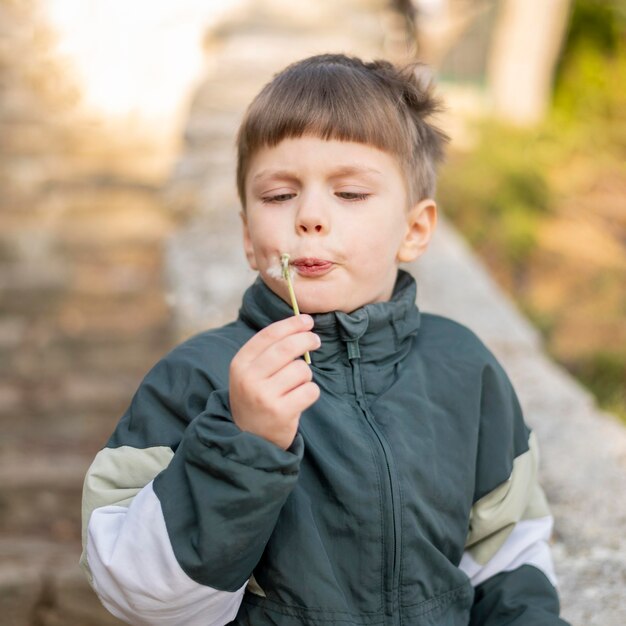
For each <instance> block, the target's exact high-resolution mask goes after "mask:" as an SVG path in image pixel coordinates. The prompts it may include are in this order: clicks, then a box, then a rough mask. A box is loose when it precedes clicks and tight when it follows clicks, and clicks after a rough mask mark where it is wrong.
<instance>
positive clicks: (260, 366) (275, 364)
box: [248, 332, 320, 379]
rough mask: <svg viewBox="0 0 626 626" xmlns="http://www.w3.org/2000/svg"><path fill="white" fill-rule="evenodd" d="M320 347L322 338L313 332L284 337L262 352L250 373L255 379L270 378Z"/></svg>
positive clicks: (251, 367) (251, 366)
mask: <svg viewBox="0 0 626 626" xmlns="http://www.w3.org/2000/svg"><path fill="white" fill-rule="evenodd" d="M319 347H320V338H319V336H318V335H316V334H315V333H312V332H302V333H297V334H295V335H289V336H287V337H283V339H281V340H280V341H277V342H276V343H274V344H272V345H270V346H269V347H268V348H267V349H266V350H265V351H264V352H262V353H261V354H260V355H259V356H258V358H257V359H256V360H255V361H254V363H253V364H251V365H250V367H249V370H248V371H249V372H250V374H251V375H253V376H254V377H255V378H260V379H263V378H269V377H270V376H273V375H274V374H276V372H278V371H280V370H281V369H283V368H284V367H285V366H286V365H289V363H291V362H293V361H294V360H295V359H297V358H298V357H301V356H302V355H303V354H304V353H305V352H306V351H307V350H308V351H313V350H317V349H318V348H319Z"/></svg>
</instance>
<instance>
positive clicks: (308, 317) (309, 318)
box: [300, 313, 313, 326]
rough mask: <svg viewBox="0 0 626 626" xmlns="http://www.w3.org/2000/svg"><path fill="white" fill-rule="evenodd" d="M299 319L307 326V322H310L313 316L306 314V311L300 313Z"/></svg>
mask: <svg viewBox="0 0 626 626" xmlns="http://www.w3.org/2000/svg"><path fill="white" fill-rule="evenodd" d="M300 319H301V320H302V324H303V325H304V326H309V324H311V323H312V322H313V318H312V317H311V316H310V315H307V314H306V313H304V314H303V315H301V316H300Z"/></svg>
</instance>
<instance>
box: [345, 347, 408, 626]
mask: <svg viewBox="0 0 626 626" xmlns="http://www.w3.org/2000/svg"><path fill="white" fill-rule="evenodd" d="M346 344H347V350H348V360H349V361H350V365H351V367H352V380H353V382H354V392H355V394H356V401H357V404H358V405H359V408H360V409H361V411H363V413H364V415H365V418H366V421H367V423H368V424H369V426H370V428H371V429H372V431H373V432H374V434H375V435H376V439H377V440H378V443H379V444H380V447H381V449H382V452H383V458H384V459H385V467H386V469H387V478H388V481H389V486H390V494H391V516H392V528H393V544H392V554H393V557H392V564H391V576H392V581H393V586H392V593H393V596H392V603H391V614H392V622H391V623H392V624H394V625H396V624H400V601H399V600H400V597H399V596H400V588H399V586H400V532H401V528H400V522H401V520H400V514H399V513H400V512H399V511H398V510H397V509H398V507H399V503H400V495H399V488H398V485H397V482H396V480H395V479H394V471H393V470H392V465H393V461H392V458H393V457H392V454H391V449H390V448H389V444H388V443H387V440H386V439H385V437H384V435H383V434H382V432H381V431H380V429H379V428H378V426H377V425H376V422H375V421H374V416H373V415H372V413H371V412H370V410H369V407H368V405H367V401H366V399H365V393H364V391H363V380H362V378H361V361H360V360H361V351H360V349H359V340H358V339H353V340H351V341H347V342H346Z"/></svg>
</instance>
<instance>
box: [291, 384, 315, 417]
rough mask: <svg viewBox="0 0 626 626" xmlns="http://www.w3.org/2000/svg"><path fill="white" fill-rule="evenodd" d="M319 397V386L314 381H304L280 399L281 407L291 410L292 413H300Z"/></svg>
mask: <svg viewBox="0 0 626 626" xmlns="http://www.w3.org/2000/svg"><path fill="white" fill-rule="evenodd" d="M319 397H320V388H319V387H318V386H317V385H316V384H315V383H314V382H309V383H304V384H303V385H300V386H298V387H296V388H295V389H292V390H291V391H290V392H289V393H287V394H286V395H284V396H283V397H282V399H281V403H282V404H283V409H284V410H286V411H293V413H302V411H304V410H306V409H308V408H309V407H310V406H311V405H312V404H313V403H314V402H316V401H317V399H318V398H319Z"/></svg>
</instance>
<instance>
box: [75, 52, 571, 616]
mask: <svg viewBox="0 0 626 626" xmlns="http://www.w3.org/2000/svg"><path fill="white" fill-rule="evenodd" d="M418 71H419V68H418V67H417V66H408V67H406V68H404V69H398V68H395V67H394V66H392V65H391V64H390V63H388V62H385V61H375V62H372V63H364V62H363V61H361V60H359V59H357V58H354V57H347V56H345V55H340V54H336V55H333V54H328V55H319V56H315V57H311V58H309V59H305V60H303V61H300V62H298V63H295V64H292V65H290V66H289V67H287V68H286V69H285V70H283V71H282V72H281V73H279V74H278V75H276V76H275V77H274V79H273V80H272V81H271V82H270V83H269V84H268V85H266V86H265V88H264V89H263V90H262V91H261V92H260V94H259V95H258V96H257V97H256V98H255V100H254V101H253V102H252V104H251V105H250V107H249V108H248V111H247V113H246V115H245V117H244V120H243V122H242V125H241V128H240V130H239V135H238V139H237V142H238V167H237V185H238V191H239V196H240V200H241V203H242V209H243V211H242V218H243V225H244V249H245V253H246V257H247V259H248V262H249V263H250V265H251V267H252V268H253V269H256V270H258V272H259V277H258V278H257V280H256V282H255V283H254V284H253V285H252V286H251V287H249V288H248V289H247V291H246V293H245V294H244V297H243V303H242V306H241V309H240V312H239V317H238V319H237V320H236V321H234V322H232V323H231V324H228V325H226V326H224V327H222V328H219V329H215V330H210V331H207V332H204V333H201V334H199V335H197V336H195V337H193V338H191V339H189V340H188V341H186V342H185V343H183V344H182V345H180V346H178V347H177V348H175V349H174V350H173V351H172V352H171V353H170V354H168V355H167V356H166V357H165V358H164V359H162V360H161V361H160V362H159V363H157V364H156V366H155V367H154V368H153V369H152V370H151V371H150V372H149V373H148V375H147V376H146V378H145V379H144V381H143V382H142V384H141V386H140V387H139V389H138V390H137V392H136V394H135V396H134V398H133V400H132V403H131V406H130V407H129V409H128V411H127V412H126V414H125V415H124V416H123V418H122V419H121V421H120V423H119V424H118V426H117V428H116V430H115V432H114V433H113V435H112V437H111V439H110V440H109V442H108V444H107V447H106V448H105V449H104V450H102V451H101V452H100V453H99V454H98V455H97V456H96V459H95V460H94V462H93V464H92V466H91V468H90V469H89V472H88V474H87V477H86V479H85V487H84V506H83V509H84V511H83V518H84V527H85V529H84V547H85V549H84V553H83V559H82V562H83V565H84V567H85V568H86V569H87V571H88V573H89V576H90V580H91V582H92V584H93V586H94V589H95V590H96V592H97V593H98V595H99V597H100V598H101V600H102V602H103V603H104V604H105V606H106V607H107V608H108V609H109V610H110V611H111V612H112V613H114V614H115V615H117V616H118V617H120V618H122V619H123V620H126V621H128V622H129V623H131V624H151V625H153V624H158V625H165V624H167V625H183V624H184V625H191V626H195V625H198V626H209V625H218V624H220V625H221V624H227V623H233V624H252V625H254V626H262V625H264V624H279V625H289V626H296V625H302V624H316V625H320V624H338V625H339V624H340V625H342V626H350V625H357V624H359V625H372V626H373V625H383V624H384V625H387V624H389V625H392V624H398V625H399V624H407V625H408V624H411V625H413V624H419V625H432V626H434V625H444V624H445V625H457V624H458V625H459V626H460V625H467V624H475V625H478V624H481V625H486V626H495V625H503V624H512V625H516V626H522V625H528V626H530V625H533V626H536V625H538V624H545V625H557V624H565V622H563V621H562V620H560V619H559V617H558V613H559V602H558V597H557V593H556V590H555V585H556V579H555V575H554V569H553V566H552V561H551V556H550V551H549V546H548V540H549V537H550V533H551V528H552V517H551V515H550V511H549V509H548V507H547V504H546V500H545V497H544V495H543V492H542V490H541V488H540V486H539V484H538V482H537V475H536V472H537V444H536V441H535V438H534V435H533V433H531V432H530V431H529V429H528V428H527V426H526V425H525V423H524V420H523V416H522V413H521V409H520V405H519V403H518V401H517V398H516V395H515V392H514V390H513V387H512V386H511V383H510V381H509V379H508V377H507V375H506V374H505V372H504V371H503V369H502V367H501V366H500V365H499V363H498V362H497V361H496V359H495V357H494V356H493V355H492V354H491V353H490V352H489V350H488V349H487V348H486V347H485V346H484V345H483V343H482V342H481V341H480V340H479V339H478V338H477V337H476V336H475V335H474V334H473V333H472V332H471V331H470V330H469V329H467V328H466V327H464V326H462V325H460V324H458V323H456V322H453V321H452V320H449V319H447V318H444V317H441V316H438V315H432V314H427V313H421V312H420V311H419V309H418V308H417V307H416V305H415V297H416V285H415V281H414V279H413V278H412V277H411V276H410V275H409V274H407V273H406V272H404V271H402V270H399V269H398V264H399V263H400V262H403V261H412V260H414V259H416V258H418V257H419V256H420V255H421V254H422V253H423V252H424V251H425V250H426V248H427V245H428V242H429V239H430V236H431V234H432V232H433V229H434V227H435V224H436V205H435V202H434V201H433V199H432V198H433V195H434V184H435V174H434V168H435V165H436V163H437V162H438V161H439V160H440V158H441V156H442V153H443V145H444V143H445V140H446V137H445V135H443V134H442V133H441V132H440V131H439V130H437V129H436V128H435V127H434V126H432V125H431V124H430V123H429V122H428V117H429V115H430V114H431V113H433V112H434V111H435V110H436V108H437V102H436V100H435V99H434V97H433V95H432V93H431V89H430V87H429V86H428V85H426V84H424V82H423V81H421V80H420V78H419V74H418ZM283 253H287V254H289V255H290V258H291V267H290V269H291V271H292V272H293V273H294V279H295V290H296V293H297V298H298V302H299V305H300V308H301V310H302V312H303V313H304V314H303V315H301V316H299V317H298V316H294V315H293V314H292V311H291V308H290V306H289V304H288V302H289V297H288V292H287V285H286V283H285V281H284V280H283V279H282V278H281V277H280V265H279V259H280V255H281V254H283ZM306 351H311V353H312V354H311V358H312V365H311V366H308V365H307V364H306V363H305V361H304V360H302V359H301V358H300V357H301V356H302V355H303V354H304V353H305V352H306Z"/></svg>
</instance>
